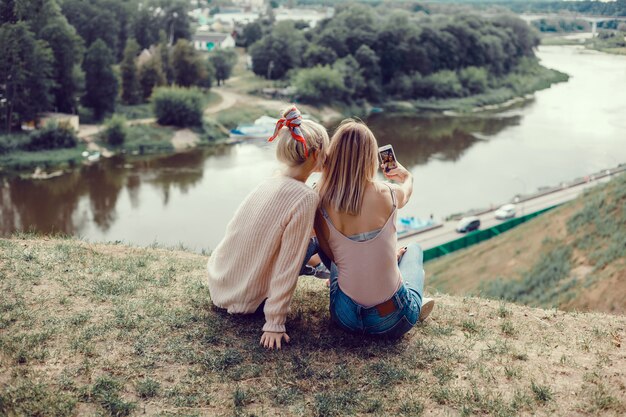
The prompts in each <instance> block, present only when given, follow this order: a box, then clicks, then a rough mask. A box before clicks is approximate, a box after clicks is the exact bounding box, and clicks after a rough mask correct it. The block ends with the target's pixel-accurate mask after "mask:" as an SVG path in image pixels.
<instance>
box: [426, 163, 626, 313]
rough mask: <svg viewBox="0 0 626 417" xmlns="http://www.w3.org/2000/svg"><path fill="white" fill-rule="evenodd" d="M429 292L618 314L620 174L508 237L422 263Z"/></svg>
mask: <svg viewBox="0 0 626 417" xmlns="http://www.w3.org/2000/svg"><path fill="white" fill-rule="evenodd" d="M426 272H427V277H428V280H427V284H428V286H429V287H430V289H431V290H434V289H436V290H439V291H443V292H446V293H449V294H468V293H469V294H474V295H481V296H486V297H491V298H496V299H505V300H508V301H515V302H518V303H523V304H527V305H530V306H536V307H544V308H549V307H558V308H560V309H565V310H571V311H574V310H581V311H598V312H606V313H618V314H625V313H626V301H625V300H626V174H622V175H620V176H618V177H616V178H614V179H613V180H612V181H610V182H609V183H606V184H602V185H599V186H597V187H594V188H593V189H592V190H590V191H588V192H587V193H585V194H584V195H583V196H581V197H579V198H578V199H577V200H575V201H573V202H571V203H568V204H567V205H564V206H562V207H560V208H558V209H555V210H553V211H551V212H549V213H547V214H545V215H543V216H541V217H539V218H537V219H535V220H533V221H531V222H529V223H527V224H525V225H522V226H520V227H518V228H516V229H514V230H512V231H511V232H507V233H506V234H503V235H501V236H498V237H497V238H494V239H491V240H489V241H487V242H484V243H482V244H480V245H476V246H473V247H471V248H468V249H467V250H464V251H460V252H458V253H454V254H452V255H449V256H446V257H443V258H441V259H438V260H435V261H433V262H431V263H428V264H426Z"/></svg>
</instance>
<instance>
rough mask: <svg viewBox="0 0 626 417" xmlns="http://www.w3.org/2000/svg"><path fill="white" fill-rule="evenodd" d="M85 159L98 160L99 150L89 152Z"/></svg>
mask: <svg viewBox="0 0 626 417" xmlns="http://www.w3.org/2000/svg"><path fill="white" fill-rule="evenodd" d="M87 160H88V161H89V162H96V161H99V160H100V152H98V151H96V152H94V153H91V154H89V155H88V156H87Z"/></svg>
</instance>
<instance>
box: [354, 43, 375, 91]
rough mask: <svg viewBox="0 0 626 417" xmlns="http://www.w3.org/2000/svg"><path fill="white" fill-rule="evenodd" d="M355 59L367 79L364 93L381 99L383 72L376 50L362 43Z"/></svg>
mask: <svg viewBox="0 0 626 417" xmlns="http://www.w3.org/2000/svg"><path fill="white" fill-rule="evenodd" d="M354 59H356V62H358V64H359V67H360V68H361V74H362V75H363V78H364V80H365V89H364V91H363V95H364V96H365V97H366V98H368V99H370V100H373V101H380V100H381V98H382V97H381V94H382V87H381V84H382V78H381V77H382V74H381V71H380V59H379V58H378V56H377V55H376V52H374V51H373V50H372V48H370V47H369V46H367V45H361V46H360V47H359V49H357V51H356V54H355V55H354Z"/></svg>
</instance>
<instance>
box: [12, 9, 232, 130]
mask: <svg viewBox="0 0 626 417" xmlns="http://www.w3.org/2000/svg"><path fill="white" fill-rule="evenodd" d="M188 7H189V2H188V1H185V0H147V1H140V0H0V45H2V48H3V51H2V58H1V59H0V130H5V131H11V130H15V129H18V130H19V128H20V126H21V125H22V123H24V122H27V121H32V120H35V119H36V118H37V116H38V115H39V114H40V113H42V112H45V111H57V112H63V113H78V108H79V106H80V105H81V104H82V105H84V106H85V107H88V108H90V109H91V110H92V111H93V115H94V117H95V118H96V119H98V120H100V119H102V118H103V117H104V116H105V115H106V114H108V113H111V112H113V111H114V109H115V105H116V102H117V101H118V99H121V101H122V102H123V103H125V104H138V103H141V102H144V101H146V100H147V99H148V98H149V97H150V95H151V94H152V90H153V89H154V88H155V87H158V86H162V85H170V84H176V85H179V86H192V85H193V86H198V87H201V88H205V89H208V88H210V87H211V84H212V82H213V80H215V79H217V82H218V84H219V83H221V82H222V81H223V80H225V79H227V78H228V77H229V76H230V73H231V71H232V69H233V66H234V64H235V62H236V55H235V53H234V52H233V51H231V52H228V51H215V52H213V53H211V54H210V56H209V58H208V59H207V58H205V57H203V56H202V55H201V54H199V53H198V52H197V51H195V49H194V48H193V46H192V44H191V43H190V42H189V39H190V38H191V29H190V21H189V15H188ZM145 49H149V51H150V53H149V54H148V55H147V57H144V58H145V59H142V60H138V56H139V54H140V53H141V51H143V50H145ZM118 64H119V67H118Z"/></svg>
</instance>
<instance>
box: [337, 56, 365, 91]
mask: <svg viewBox="0 0 626 417" xmlns="http://www.w3.org/2000/svg"><path fill="white" fill-rule="evenodd" d="M333 69H335V70H336V71H338V72H339V73H340V74H341V76H342V77H343V87H344V88H343V95H342V100H343V101H344V102H346V103H349V102H351V101H353V100H355V99H359V98H363V95H364V92H365V87H366V84H365V79H364V78H363V75H362V74H361V68H360V67H359V63H358V62H356V59H354V57H353V56H352V55H347V56H346V57H344V58H341V59H339V60H337V62H335V64H334V65H333Z"/></svg>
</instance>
